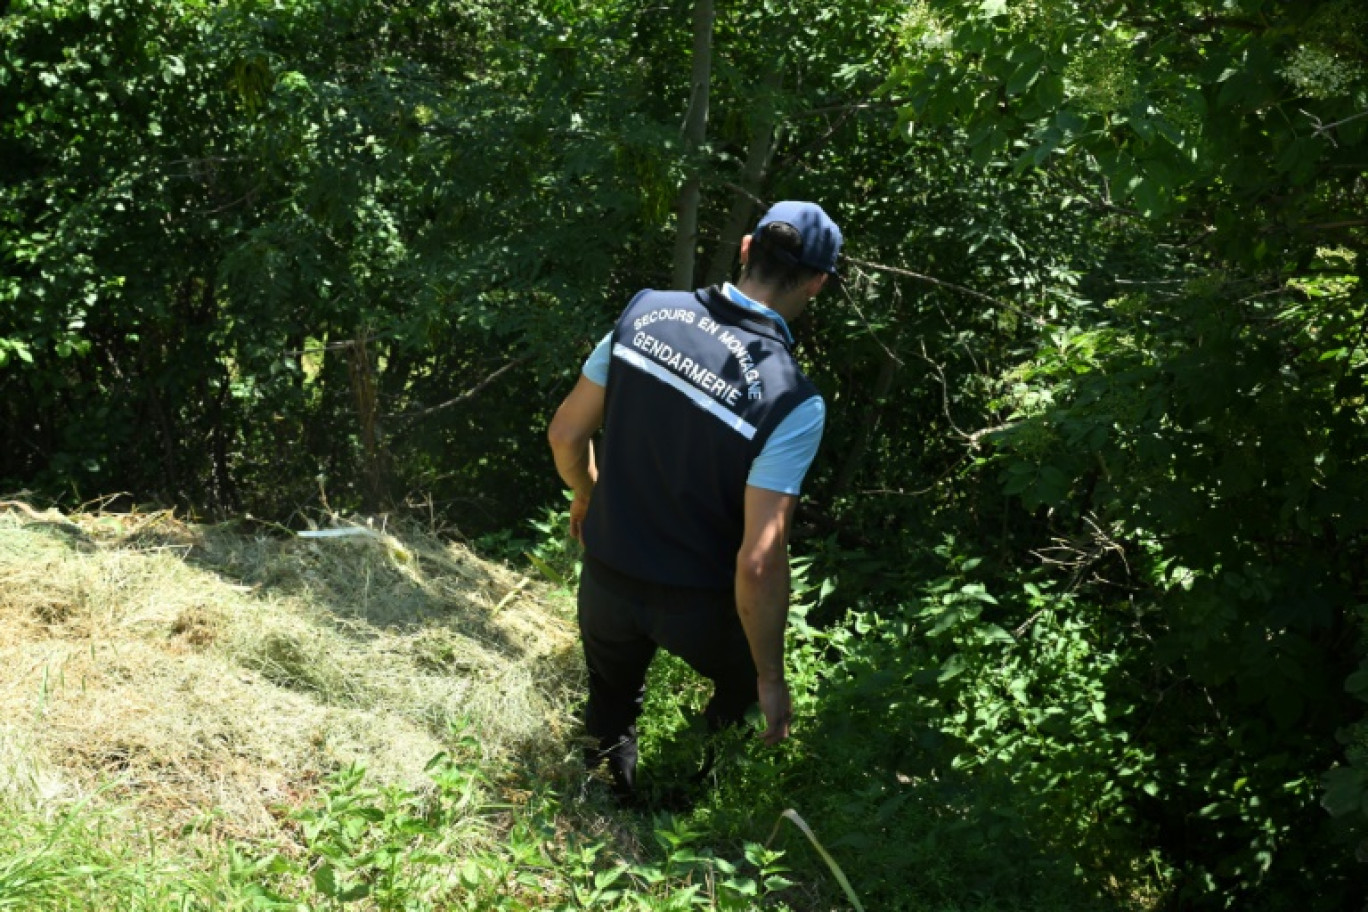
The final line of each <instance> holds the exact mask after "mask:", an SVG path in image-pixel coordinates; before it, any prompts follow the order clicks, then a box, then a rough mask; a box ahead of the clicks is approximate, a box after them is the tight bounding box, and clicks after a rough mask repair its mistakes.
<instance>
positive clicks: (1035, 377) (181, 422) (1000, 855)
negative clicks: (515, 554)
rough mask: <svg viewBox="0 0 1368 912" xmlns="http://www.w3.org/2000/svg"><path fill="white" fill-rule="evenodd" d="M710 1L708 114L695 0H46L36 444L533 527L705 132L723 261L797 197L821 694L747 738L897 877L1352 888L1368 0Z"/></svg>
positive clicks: (113, 479)
mask: <svg viewBox="0 0 1368 912" xmlns="http://www.w3.org/2000/svg"><path fill="white" fill-rule="evenodd" d="M717 15H718V20H717V23H716V37H715V41H716V47H715V51H714V73H713V80H712V113H711V115H710V116H711V125H710V128H709V129H710V137H709V144H708V145H707V146H706V148H705V149H703V150H702V153H701V154H702V156H703V160H702V161H698V160H696V159H694V160H686V159H685V157H684V154H683V152H682V147H681V145H680V142H679V127H680V124H681V123H682V122H683V118H684V113H685V112H684V108H685V104H686V99H687V95H688V91H687V82H688V73H689V59H688V55H689V47H690V35H689V22H690V17H689V6H688V5H687V4H683V3H672V4H667V5H665V6H663V7H651V8H649V9H648V8H647V7H645V6H643V5H641V4H633V3H628V2H625V0H619V2H614V3H600V4H587V3H585V4H572V3H556V2H546V3H540V4H535V3H534V4H531V5H524V4H504V3H501V2H499V0H470V2H465V3H460V4H438V3H425V2H419V0H410V2H404V0H393V2H384V3H375V2H343V3H326V4H325V3H315V2H308V0H291V2H283V3H255V2H247V3H234V4H227V5H221V6H210V5H200V4H197V3H192V2H186V0H97V2H93V3H91V2H82V3H79V4H77V3H72V2H65V0H45V2H34V0H30V2H20V3H15V4H11V12H10V15H9V16H7V17H6V18H4V19H3V20H0V174H2V175H3V177H2V178H0V257H2V258H3V263H4V272H3V274H0V433H2V434H3V442H4V446H3V447H0V488H9V489H18V488H21V487H23V488H29V489H32V490H35V491H40V492H42V493H44V494H46V495H48V496H51V497H60V498H68V499H74V500H79V499H81V498H85V497H91V496H94V495H97V494H107V493H111V492H115V491H127V492H131V494H132V496H133V497H135V498H137V499H140V500H146V499H157V500H161V501H164V502H171V503H177V504H181V505H184V506H186V507H188V508H191V509H194V510H198V511H201V512H237V511H249V512H252V513H254V514H257V515H262V516H270V517H274V518H281V519H284V518H287V517H288V516H290V514H291V513H292V512H293V511H295V510H297V509H299V508H301V507H303V506H305V505H308V504H312V503H316V502H317V500H318V498H319V497H320V489H321V491H322V495H321V496H323V497H325V498H329V499H330V503H331V505H332V506H333V507H338V508H357V509H361V508H364V509H366V510H377V509H380V508H385V507H395V506H402V505H403V504H404V503H406V502H407V503H409V504H411V505H412V504H419V503H422V504H425V506H424V509H431V510H433V511H435V512H439V513H440V514H441V515H443V516H444V517H445V518H446V519H447V520H448V521H450V522H452V523H454V525H456V526H457V527H459V528H461V529H462V530H464V531H465V532H467V533H468V534H476V533H480V534H489V533H498V532H499V531H500V530H502V532H503V538H502V541H503V542H504V543H507V541H508V538H509V534H510V533H509V532H508V530H509V529H515V528H517V527H518V526H519V525H520V524H522V523H523V522H524V521H525V520H526V518H527V517H529V516H532V515H535V514H537V513H538V512H539V511H541V510H544V509H545V507H546V505H548V504H553V503H556V502H557V501H556V498H557V492H556V488H555V484H554V474H553V472H552V469H551V466H550V461H549V459H548V457H547V455H546V454H545V452H544V447H543V445H542V443H541V436H542V432H543V428H544V427H545V422H546V418H547V416H548V414H549V412H550V410H551V409H552V408H554V406H555V405H556V404H557V402H558V401H559V398H560V396H561V395H562V394H563V392H564V391H565V390H566V389H567V388H568V384H569V382H570V381H571V380H572V378H573V377H574V373H575V370H576V368H577V366H578V361H579V359H580V358H581V357H582V356H583V354H584V353H585V352H586V351H587V349H588V346H589V345H590V344H591V343H592V341H593V340H594V339H595V338H596V337H597V336H598V335H599V334H600V333H602V332H603V331H605V330H606V328H607V327H608V325H609V323H610V321H611V319H612V316H613V314H614V313H615V311H616V310H617V309H618V308H619V307H620V306H621V305H622V303H623V302H625V300H626V299H627V297H628V296H629V295H630V293H631V292H632V291H634V290H635V289H637V288H638V287H642V286H652V285H655V286H659V285H661V284H664V283H665V282H666V281H667V276H668V274H669V265H670V248H671V241H672V236H671V228H672V213H671V207H672V204H673V201H674V194H675V192H676V190H677V189H678V186H679V184H680V182H681V180H682V179H683V177H684V175H685V174H686V173H689V172H691V171H692V170H693V169H694V168H701V169H702V171H701V173H702V174H703V177H704V189H703V211H702V219H701V230H700V237H701V238H702V240H703V242H704V248H705V249H704V251H703V252H704V256H703V257H701V268H700V273H699V274H700V279H703V278H704V277H705V276H709V277H710V276H716V275H718V274H725V271H726V267H727V264H729V263H730V262H731V256H732V252H731V248H730V247H729V246H728V245H729V243H734V236H733V229H732V228H731V227H730V226H731V224H732V217H733V210H735V211H736V212H738V213H740V217H741V221H742V223H744V222H745V221H747V220H750V219H752V218H753V216H754V212H755V208H754V206H753V205H752V203H751V200H750V198H749V195H750V194H753V195H755V196H757V197H759V198H762V199H765V200H772V199H777V198H783V197H810V198H815V199H818V200H820V201H821V202H822V203H823V205H824V206H825V207H826V208H827V209H828V211H830V212H832V213H833V214H834V215H835V216H836V217H837V219H838V221H839V222H840V223H841V224H842V226H843V228H844V229H845V232H846V235H847V238H848V239H849V240H848V249H847V253H848V254H849V255H850V257H851V261H850V262H849V263H847V264H846V266H845V268H844V272H845V273H846V276H847V281H846V282H845V284H844V286H843V287H842V288H841V289H840V290H839V291H838V292H836V293H831V294H827V295H826V296H824V297H823V298H821V299H819V300H818V302H817V303H816V305H815V307H814V308H813V310H812V311H811V312H810V313H809V314H808V315H807V316H806V317H805V318H804V320H803V322H802V324H801V325H800V326H798V327H796V328H797V330H798V333H799V338H800V342H801V353H802V356H803V357H804V359H805V360H806V362H807V363H808V365H809V366H810V370H811V373H812V376H813V377H814V379H815V380H816V381H817V382H818V384H819V386H821V387H822V388H823V390H824V392H825V394H826V396H827V398H828V401H829V402H830V404H831V406H832V407H831V409H830V419H829V424H828V432H827V433H828V438H827V440H828V443H827V445H826V446H825V447H824V449H823V452H822V454H821V455H820V456H819V461H818V463H817V464H816V466H815V467H814V470H813V473H812V475H811V476H810V478H809V481H808V491H807V499H806V502H805V507H804V510H803V513H802V514H801V516H800V525H801V529H800V536H799V539H798V541H797V542H796V544H795V551H797V552H798V553H799V554H801V555H802V558H803V560H804V561H806V562H807V567H808V569H807V571H806V572H807V579H808V580H809V581H810V583H811V586H812V588H811V590H810V591H809V592H807V593H806V594H805V596H804V604H805V605H806V606H807V610H806V613H805V615H804V618H803V619H801V620H796V622H795V627H796V636H795V646H796V648H795V652H794V663H795V675H797V676H798V677H800V678H801V679H802V680H803V681H804V688H805V689H804V693H805V697H804V701H803V704H802V719H801V722H802V725H803V728H804V731H803V732H802V734H801V736H800V743H801V747H792V748H790V749H788V751H787V752H785V753H783V754H782V755H781V756H780V758H779V759H777V760H775V761H774V762H775V763H777V764H779V767H778V768H777V769H772V770H770V771H769V772H767V773H766V776H767V777H769V778H764V777H761V778H759V779H755V778H752V779H747V778H746V777H745V776H741V777H740V780H739V781H740V782H741V783H747V782H749V783H750V784H751V785H753V786H754V787H755V788H756V789H757V790H758V793H759V794H760V797H759V798H755V800H756V801H758V802H760V803H761V804H765V803H766V802H772V801H773V802H777V801H778V800H779V797H778V796H780V795H782V796H785V797H787V798H788V799H789V800H793V801H795V802H799V801H800V802H802V803H804V806H803V807H801V808H800V809H801V810H802V811H803V812H804V813H805V814H808V815H810V816H813V817H818V816H820V817H821V818H822V819H823V820H824V821H826V822H827V826H828V831H830V830H835V831H836V832H837V833H838V834H840V836H839V838H840V839H841V840H844V841H843V842H841V844H842V845H844V846H845V847H846V848H847V849H849V850H852V851H858V852H860V853H861V855H862V857H864V858H865V859H866V860H867V864H866V865H864V866H862V867H861V869H860V870H858V871H856V872H853V875H854V877H855V879H856V885H857V887H859V888H862V889H863V890H865V891H867V892H868V893H869V894H870V895H871V896H875V897H879V902H878V903H874V902H872V901H871V907H874V906H875V905H879V906H880V907H896V906H898V905H899V904H904V905H914V904H940V905H949V906H953V905H956V904H959V905H964V904H968V903H975V902H979V901H982V902H983V903H984V904H991V903H992V902H994V901H995V898H996V899H997V900H1001V901H1004V902H1006V901H1009V900H1010V901H1015V899H1011V898H1016V897H1020V896H1021V894H1022V892H1023V891H1024V890H1029V889H1037V888H1038V887H1035V886H1033V884H1035V883H1036V882H1038V881H1039V880H1041V879H1050V880H1053V881H1054V882H1055V886H1056V887H1058V888H1059V891H1060V893H1061V894H1062V895H1075V896H1076V897H1078V900H1077V901H1078V903H1079V905H1080V906H1083V907H1086V905H1088V904H1090V903H1092V902H1093V901H1094V900H1096V901H1098V902H1105V903H1109V904H1112V905H1114V906H1117V907H1127V906H1146V905H1156V904H1159V903H1168V904H1170V905H1171V906H1172V907H1175V908H1224V907H1239V908H1248V909H1257V908H1269V909H1277V908H1286V907H1288V906H1289V904H1291V903H1292V902H1294V901H1297V902H1299V903H1301V904H1302V905H1305V906H1307V907H1308V908H1312V907H1314V908H1326V909H1331V908H1350V907H1351V906H1350V903H1352V902H1359V901H1361V893H1360V892H1356V884H1358V883H1360V882H1361V881H1362V878H1363V870H1362V864H1363V862H1362V858H1363V857H1365V853H1368V817H1365V814H1368V722H1365V717H1364V704H1365V701H1366V700H1368V639H1365V620H1368V578H1365V569H1364V568H1365V567H1368V542H1366V539H1365V536H1366V534H1368V466H1366V465H1365V459H1366V458H1368V457H1365V455H1364V454H1365V453H1368V406H1366V405H1365V395H1366V393H1368V390H1365V384H1366V383H1368V351H1366V350H1365V348H1364V342H1365V332H1366V330H1365V327H1366V326H1368V323H1365V319H1366V318H1368V290H1365V289H1366V288H1368V283H1366V282H1365V274H1366V273H1368V219H1365V216H1364V200H1365V199H1366V198H1368V163H1366V162H1365V158H1366V157H1368V13H1365V11H1364V9H1363V6H1362V4H1361V3H1358V2H1355V0H1312V2H1305V3H1297V4H1288V3H1280V2H1273V0H1226V2H1215V0H1151V2H1147V3H1143V4H1142V3H1136V2H1130V0H1106V2H1102V0H1099V2H1092V3H1073V2H1064V0H1034V2H1029V3H1010V4H1009V3H1005V2H1001V0H988V2H982V0H973V2H969V0H922V2H915V3H881V2H875V0H861V2H858V3H850V4H842V5H841V6H840V7H839V8H837V7H832V6H828V5H822V4H817V3H812V2H808V0H798V2H796V3H790V4H785V5H782V7H781V6H776V5H768V4H750V5H727V6H725V7H721V8H719V9H718V12H717ZM878 264H892V265H895V266H897V267H898V268H899V271H892V270H888V269H885V268H882V267H880V266H879V265H878ZM928 276H929V277H933V278H934V280H935V281H930V280H928V279H927V278H926V277H928ZM970 289H972V291H970ZM512 534H514V535H516V533H512ZM491 540H493V539H491ZM552 550H554V548H553V549H552ZM551 558H554V555H548V554H547V553H546V546H545V545H544V546H543V551H542V553H541V556H540V557H539V558H538V559H539V561H542V562H543V563H545V561H546V560H547V559H551ZM654 712H655V715H654V716H653V719H654V724H655V725H656V726H657V728H659V729H660V730H663V731H670V730H672V723H671V722H670V721H669V719H668V718H667V717H666V715H667V714H666V712H665V710H663V709H656V710H654ZM752 797H754V796H752ZM741 800H742V799H740V798H734V799H733V803H736V802H737V801H741ZM707 819H709V820H711V822H712V823H713V824H715V825H716V826H717V827H718V828H719V832H728V833H731V834H732V835H740V834H741V833H742V832H743V830H744V829H745V828H744V826H743V825H742V824H741V823H738V822H737V821H736V819H735V818H727V817H726V815H720V816H716V817H713V818H707ZM871 826H873V827H875V828H876V831H874V832H871ZM729 828H732V829H729ZM862 834H863V835H862ZM751 838H753V836H752V837H751ZM861 840H864V841H863V842H862V841H861ZM1004 856H1010V857H1004ZM947 859H950V860H951V861H947ZM956 878H958V880H956ZM1066 884H1067V885H1068V888H1069V890H1072V894H1070V893H1069V892H1068V890H1066V889H1065V886H1062V885H1066ZM832 895H833V896H834V895H835V894H834V893H833V894H832ZM1051 895H1055V894H1053V893H1052V894H1051ZM1056 899H1057V901H1058V902H1059V903H1061V904H1062V903H1064V902H1065V900H1064V899H1059V898H1058V897H1056ZM1055 901H1056V900H1051V902H1055Z"/></svg>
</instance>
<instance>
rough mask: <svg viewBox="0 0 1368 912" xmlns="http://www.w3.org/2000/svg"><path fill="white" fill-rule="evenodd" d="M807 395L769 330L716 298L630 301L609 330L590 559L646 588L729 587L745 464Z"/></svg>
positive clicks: (651, 295) (782, 344)
mask: <svg viewBox="0 0 1368 912" xmlns="http://www.w3.org/2000/svg"><path fill="white" fill-rule="evenodd" d="M815 395H817V390H816V388H815V387H814V386H813V385H812V383H811V381H809V380H808V379H807V377H805V376H803V373H802V371H800V370H799V369H798V364H797V362H796V361H794V359H793V355H792V353H791V352H790V350H789V346H788V344H787V342H786V341H785V339H784V335H783V333H782V331H781V330H780V329H779V328H778V326H776V325H775V324H774V323H773V322H772V321H770V320H768V319H766V318H765V317H763V316H760V315H758V314H754V313H752V312H750V311H748V310H746V309H744V308H742V307H739V306H737V305H736V304H734V303H733V302H732V301H731V300H729V299H728V298H727V297H726V296H725V295H724V294H722V292H721V291H720V290H719V289H717V288H709V289H704V290H700V291H697V292H682V291H643V292H641V293H640V294H638V295H637V296H636V297H635V298H633V299H632V302H631V303H630V304H628V305H627V309H626V310H625V311H623V313H622V316H621V318H619V320H618V323H617V326H616V328H615V329H614V330H613V338H612V361H611V366H610V367H609V370H608V386H607V389H606V392H605V400H604V401H605V406H604V408H605V412H604V430H603V439H602V442H601V444H600V446H599V447H598V448H597V450H596V456H597V462H598V471H599V477H598V483H597V485H595V487H594V495H593V498H592V500H590V502H589V513H588V515H587V516H586V517H585V521H584V541H585V548H586V550H587V552H588V553H589V555H590V557H592V558H594V559H596V560H598V561H601V562H602V563H604V564H607V565H608V566H609V567H610V568H612V569H614V570H617V571H618V572H620V573H623V574H626V575H628V576H630V577H633V578H635V579H639V580H644V581H647V582H652V583H660V584H664V585H669V586H689V587H697V588H704V589H731V588H732V586H733V583H734V580H735V573H736V554H737V551H738V550H739V549H740V547H741V539H742V535H743V533H744V531H745V489H746V477H747V475H748V474H749V473H750V466H751V463H752V462H753V461H754V460H755V457H756V456H758V455H759V453H760V451H761V449H762V448H763V447H764V445H765V441H766V440H768V439H769V435H770V434H771V433H772V432H773V431H774V429H775V427H776V426H778V424H779V423H780V422H781V421H782V420H783V419H784V417H785V416H786V415H788V413H789V412H791V411H793V409H794V408H795V407H796V406H797V405H799V404H800V403H802V402H804V401H805V400H807V399H810V398H811V397H813V396H815Z"/></svg>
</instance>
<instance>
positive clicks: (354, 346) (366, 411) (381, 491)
mask: <svg viewBox="0 0 1368 912" xmlns="http://www.w3.org/2000/svg"><path fill="white" fill-rule="evenodd" d="M367 337H368V333H367V331H366V330H364V329H362V330H360V331H359V332H358V333H357V336H356V338H355V339H354V340H353V341H352V343H351V345H349V346H348V348H347V355H348V358H347V367H348V368H349V372H350V374H351V387H352V396H353V397H354V399H355V403H356V417H357V421H358V423H359V424H360V426H361V447H362V458H363V460H364V463H365V464H364V465H363V466H362V472H363V475H364V485H363V487H362V490H361V499H362V511H363V512H365V513H379V512H381V511H384V510H388V509H389V507H390V502H389V492H388V491H387V490H386V485H385V480H386V477H387V475H388V471H387V469H388V465H387V463H388V461H389V459H388V453H387V452H386V450H385V445H384V441H383V436H382V434H381V432H380V409H379V403H378V401H377V398H376V391H375V370H374V368H373V366H372V365H371V359H370V351H369V350H368V342H369V339H368V338H367Z"/></svg>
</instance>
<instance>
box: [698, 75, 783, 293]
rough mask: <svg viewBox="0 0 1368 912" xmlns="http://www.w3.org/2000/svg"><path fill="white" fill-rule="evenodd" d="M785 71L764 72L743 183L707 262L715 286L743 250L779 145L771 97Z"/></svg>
mask: <svg viewBox="0 0 1368 912" xmlns="http://www.w3.org/2000/svg"><path fill="white" fill-rule="evenodd" d="M782 80H783V73H782V72H781V71H779V70H777V69H776V70H771V71H770V72H769V73H767V74H765V81H764V82H763V83H762V85H761V90H760V93H759V98H760V103H761V104H763V105H764V107H763V108H762V109H761V112H760V115H759V116H758V117H756V118H755V119H754V127H755V132H754V133H752V134H751V141H750V146H749V147H747V149H746V163H745V165H743V166H742V168H741V182H740V184H738V189H737V191H736V197H735V199H734V200H733V202H732V206H731V211H730V212H728V213H727V223H726V225H725V226H723V228H722V236H721V237H720V238H718V241H717V246H715V247H714V248H713V254H712V259H710V260H709V261H708V271H707V273H705V283H706V284H708V285H716V284H718V283H720V282H725V281H726V280H727V278H728V277H729V276H730V275H731V271H732V268H733V266H734V265H735V264H736V256H737V253H738V252H739V251H740V249H741V237H742V236H743V235H744V234H745V233H746V229H747V228H749V227H750V224H751V219H752V218H753V217H754V215H755V201H756V198H757V197H758V196H759V194H760V188H761V187H763V186H764V183H765V174H766V172H767V171H768V170H769V165H770V161H771V160H772V159H773V158H774V150H775V149H776V148H778V147H779V134H780V132H781V131H780V130H779V129H778V128H777V122H778V120H779V112H778V110H777V109H776V108H775V106H774V104H773V101H772V99H771V96H772V95H773V94H774V93H775V92H777V91H778V90H779V85H780V83H781V82H782Z"/></svg>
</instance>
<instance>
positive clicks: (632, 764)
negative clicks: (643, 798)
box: [584, 737, 637, 803]
mask: <svg viewBox="0 0 1368 912" xmlns="http://www.w3.org/2000/svg"><path fill="white" fill-rule="evenodd" d="M604 761H607V763H608V776H609V778H610V779H611V780H612V783H613V797H615V798H617V799H618V800H619V801H621V802H623V803H631V802H632V801H633V800H634V799H635V798H636V768H637V743H636V739H635V738H632V737H623V738H620V739H618V740H617V741H610V740H604V741H600V742H599V746H598V748H592V747H587V748H585V749H584V768H585V770H586V771H587V772H590V773H592V772H593V771H594V770H596V769H598V768H599V767H600V766H602V765H603V763H604Z"/></svg>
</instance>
